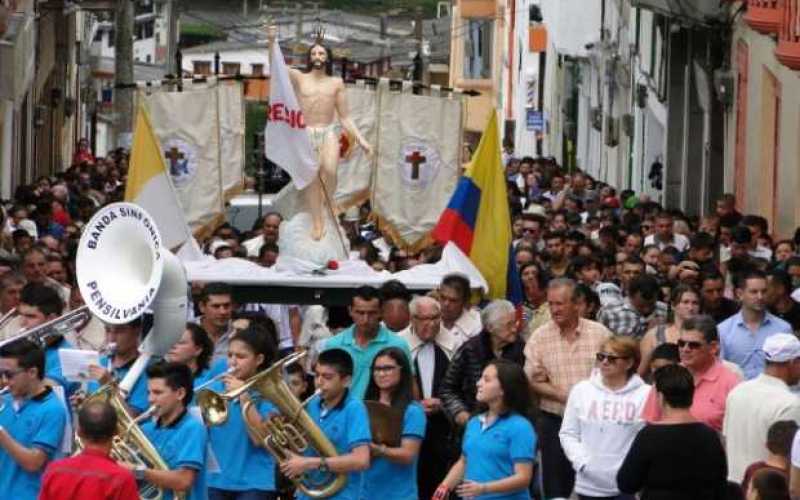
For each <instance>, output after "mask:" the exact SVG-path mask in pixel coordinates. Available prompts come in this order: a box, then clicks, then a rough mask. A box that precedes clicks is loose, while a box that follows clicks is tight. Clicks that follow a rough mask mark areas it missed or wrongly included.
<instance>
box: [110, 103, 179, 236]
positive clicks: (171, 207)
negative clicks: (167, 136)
mask: <svg viewBox="0 0 800 500" xmlns="http://www.w3.org/2000/svg"><path fill="white" fill-rule="evenodd" d="M125 201H130V202H132V203H136V204H138V205H140V206H141V207H142V208H144V209H145V210H146V211H147V212H149V213H150V214H152V216H153V219H155V221H156V225H157V226H158V229H159V231H160V232H161V237H162V238H163V239H164V244H165V245H166V246H167V248H175V247H177V246H179V245H181V244H182V243H184V242H185V241H186V240H187V239H188V238H189V237H190V236H191V235H190V234H189V226H188V225H187V224H186V219H185V218H184V216H183V209H182V208H181V205H180V203H178V198H177V197H176V194H175V191H174V189H173V188H172V181H171V180H170V177H169V173H168V171H167V166H166V164H165V162H164V156H163V154H162V148H161V144H160V143H159V140H158V137H156V134H155V133H154V131H153V127H152V125H151V124H150V119H149V118H148V116H147V112H146V111H145V110H144V108H143V105H142V104H139V105H138V106H137V109H136V124H135V127H134V133H133V142H132V144H131V157H130V160H129V168H128V182H127V184H126V185H125Z"/></svg>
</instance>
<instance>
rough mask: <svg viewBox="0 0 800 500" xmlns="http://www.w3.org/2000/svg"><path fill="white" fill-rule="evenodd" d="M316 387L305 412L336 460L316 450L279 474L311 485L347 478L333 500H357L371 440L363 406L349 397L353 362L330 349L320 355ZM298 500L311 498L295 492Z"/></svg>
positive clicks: (296, 458)
mask: <svg viewBox="0 0 800 500" xmlns="http://www.w3.org/2000/svg"><path fill="white" fill-rule="evenodd" d="M315 372H316V385H317V390H319V395H317V396H314V397H313V398H312V399H311V401H310V402H309V403H308V406H307V411H308V414H309V416H310V417H311V419H312V420H313V421H314V423H316V424H317V426H319V428H320V429H321V430H322V432H323V434H325V436H327V438H328V439H329V440H330V441H331V443H333V446H334V447H335V448H336V451H337V453H338V455H337V456H335V457H319V456H317V453H316V450H311V449H309V450H307V451H306V456H299V455H295V456H293V457H292V458H290V459H289V460H287V461H286V462H284V463H283V464H281V471H282V472H283V473H284V474H286V475H287V476H288V477H289V478H295V479H299V480H302V479H303V476H306V475H307V477H310V478H311V480H312V482H315V481H317V480H319V479H320V478H322V477H324V476H329V475H334V474H347V484H346V485H345V487H344V488H342V489H341V490H340V491H339V492H338V493H336V494H335V495H332V496H330V497H329V498H331V499H336V500H357V499H361V498H366V497H364V496H362V493H363V491H362V489H363V485H362V480H363V474H362V473H363V471H365V470H367V469H368V468H369V443H370V442H371V441H372V436H371V434H370V429H369V417H368V416H367V408H366V407H365V406H364V402H363V401H361V400H360V399H356V398H355V397H353V396H352V395H350V394H349V391H348V386H349V384H350V381H351V377H352V374H353V359H352V358H351V357H350V354H348V353H347V351H345V350H342V349H330V350H327V351H323V352H321V353H320V355H319V359H318V360H317V365H316V369H315ZM297 498H298V500H308V499H309V498H310V497H309V496H308V495H306V494H304V493H302V492H301V491H298V495H297Z"/></svg>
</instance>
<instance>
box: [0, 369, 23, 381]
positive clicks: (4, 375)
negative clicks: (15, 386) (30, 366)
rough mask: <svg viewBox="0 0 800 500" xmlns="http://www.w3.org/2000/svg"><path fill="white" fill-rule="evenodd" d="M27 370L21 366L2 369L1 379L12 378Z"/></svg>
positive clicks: (0, 372)
mask: <svg viewBox="0 0 800 500" xmlns="http://www.w3.org/2000/svg"><path fill="white" fill-rule="evenodd" d="M24 371H25V370H24V369H22V368H19V369H17V370H0V379H3V378H4V379H7V380H11V379H12V378H14V377H16V376H17V375H19V374H20V373H22V372H24Z"/></svg>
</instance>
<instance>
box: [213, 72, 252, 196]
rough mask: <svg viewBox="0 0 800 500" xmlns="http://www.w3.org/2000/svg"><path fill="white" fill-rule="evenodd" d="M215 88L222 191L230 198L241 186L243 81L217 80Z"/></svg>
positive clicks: (243, 124) (238, 191) (239, 190)
mask: <svg viewBox="0 0 800 500" xmlns="http://www.w3.org/2000/svg"><path fill="white" fill-rule="evenodd" d="M217 92H218V95H219V136H220V163H221V172H222V194H223V198H224V200H225V201H229V200H230V199H231V198H232V197H233V196H235V195H237V194H239V193H240V192H241V191H242V188H243V187H244V164H245V153H244V134H245V116H244V97H243V94H242V84H241V83H239V82H236V81H230V80H228V81H222V82H219V86H218V87H217Z"/></svg>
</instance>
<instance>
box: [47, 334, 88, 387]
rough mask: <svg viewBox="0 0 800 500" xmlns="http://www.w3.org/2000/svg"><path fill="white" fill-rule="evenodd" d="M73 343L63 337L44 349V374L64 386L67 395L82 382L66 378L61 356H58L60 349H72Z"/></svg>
mask: <svg viewBox="0 0 800 500" xmlns="http://www.w3.org/2000/svg"><path fill="white" fill-rule="evenodd" d="M71 348H72V344H70V343H69V342H67V339H64V338H62V339H61V340H60V341H59V342H58V343H57V344H55V345H53V346H51V347H48V348H47V349H45V351H44V376H45V377H47V378H49V379H50V380H52V381H53V382H55V383H57V384H58V385H60V386H62V387H64V392H66V395H67V397H69V396H71V395H72V394H73V393H74V392H75V391H76V390H78V388H79V387H80V384H78V383H77V382H70V381H68V380H67V379H65V378H64V372H63V371H62V369H61V358H59V357H58V350H59V349H71Z"/></svg>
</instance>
